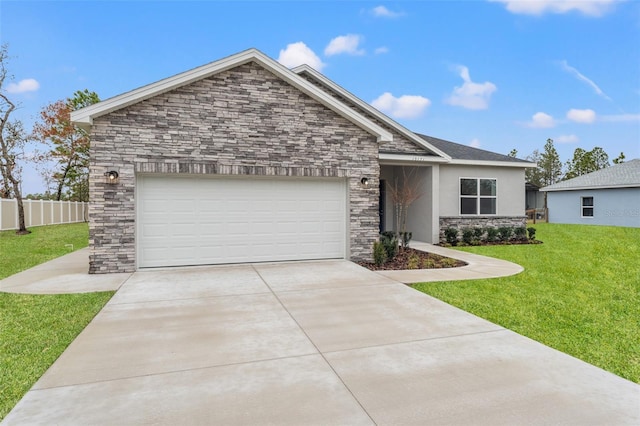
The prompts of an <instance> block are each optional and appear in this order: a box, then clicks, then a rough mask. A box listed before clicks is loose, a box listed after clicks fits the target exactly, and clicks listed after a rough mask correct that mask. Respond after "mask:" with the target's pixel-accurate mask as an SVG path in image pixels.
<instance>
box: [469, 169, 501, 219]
mask: <svg viewBox="0 0 640 426" xmlns="http://www.w3.org/2000/svg"><path fill="white" fill-rule="evenodd" d="M496 188H497V185H496V180H495V179H477V178H461V179H460V214H461V215H479V214H481V215H483V214H486V215H493V214H496V210H497V209H496V199H497V189H496Z"/></svg>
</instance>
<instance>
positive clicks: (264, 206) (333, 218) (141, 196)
mask: <svg viewBox="0 0 640 426" xmlns="http://www.w3.org/2000/svg"><path fill="white" fill-rule="evenodd" d="M137 191H138V193H137V197H138V202H137V208H138V212H137V220H138V225H137V229H138V230H137V233H138V235H137V250H138V251H137V253H138V266H139V267H155V266H180V265H200V264H218V263H239V262H261V261H278V260H304V259H323V258H344V254H345V249H346V234H347V232H346V210H347V209H346V183H345V182H344V181H342V180H334V179H323V180H321V179H317V180H310V179H294V178H251V179H248V178H234V177H218V178H202V177H198V178H194V177H190V178H182V177H167V176H159V175H158V176H152V175H142V176H139V177H138V186H137Z"/></svg>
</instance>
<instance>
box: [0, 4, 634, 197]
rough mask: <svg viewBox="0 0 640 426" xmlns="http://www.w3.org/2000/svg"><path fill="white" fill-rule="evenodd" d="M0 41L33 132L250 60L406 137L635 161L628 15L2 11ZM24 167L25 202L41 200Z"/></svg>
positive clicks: (269, 8) (247, 8) (567, 9)
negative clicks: (314, 72) (41, 124)
mask: <svg viewBox="0 0 640 426" xmlns="http://www.w3.org/2000/svg"><path fill="white" fill-rule="evenodd" d="M0 39H1V42H2V43H7V44H8V45H9V53H10V55H11V56H12V59H11V62H10V64H9V69H10V71H11V73H12V74H13V76H14V80H13V82H12V83H13V85H11V86H6V89H7V90H8V91H9V92H10V96H11V97H12V99H13V100H15V101H17V102H18V103H20V105H21V108H20V110H19V111H18V112H17V113H16V114H15V117H16V118H20V119H22V120H23V121H24V123H25V125H26V127H27V128H30V127H31V124H32V123H33V121H34V119H35V118H36V116H37V115H38V112H39V111H40V109H41V108H42V107H43V106H45V105H46V104H48V103H50V102H53V101H56V100H58V99H65V98H67V97H69V96H71V95H72V94H73V92H74V91H76V90H82V89H85V88H86V89H89V90H92V91H95V92H97V93H98V95H99V96H100V98H101V99H106V98H109V97H112V96H115V95H118V94H120V93H122V92H125V91H128V90H131V89H134V88H137V87H140V86H142V85H145V84H148V83H152V82H155V81H157V80H160V79H163V78H165V77H168V76H171V75H174V74H177V73H180V72H182V71H186V70H188V69H190V68H193V67H196V66H199V65H202V64H205V63H208V62H212V61H215V60H217V59H220V58H222V57H225V56H228V55H231V54H233V53H236V52H239V51H242V50H245V49H247V48H250V47H255V48H258V49H260V50H262V51H263V52H264V53H266V54H267V55H269V56H271V57H272V58H274V59H277V60H280V61H281V62H283V63H284V64H285V65H287V66H294V65H297V64H299V63H301V62H306V63H309V64H310V65H312V66H314V67H315V68H316V69H319V70H320V71H321V72H322V73H324V74H325V75H326V76H328V77H329V78H330V79H332V80H333V81H335V82H336V83H338V84H339V85H341V86H343V87H344V88H345V89H347V90H349V91H350V92H351V93H353V94H355V95H356V96H358V97H360V98H361V99H363V100H365V101H367V102H369V103H372V104H373V105H374V106H376V107H378V108H379V109H381V110H383V111H384V112H385V113H387V114H388V115H390V116H392V117H394V118H395V119H396V120H398V121H399V122H400V123H402V124H403V125H405V126H406V127H408V128H410V129H412V130H414V131H417V132H421V133H426V134H428V135H431V136H435V137H439V138H443V139H448V140H451V141H454V142H458V143H462V144H465V145H472V146H478V147H480V148H482V149H487V150H491V151H496V152H501V153H505V154H506V153H508V152H509V151H510V150H511V149H512V148H516V149H517V150H518V153H519V156H520V157H525V156H526V155H528V154H530V153H531V152H532V151H533V150H534V149H542V147H543V146H544V143H545V141H546V139H547V138H552V139H554V141H555V145H556V148H557V149H558V152H559V153H560V156H561V159H562V160H563V162H565V161H566V160H568V159H569V158H571V156H572V154H573V151H574V150H575V149H576V148H577V147H581V148H583V149H586V150H590V149H592V148H593V147H595V146H600V147H602V148H604V149H605V151H606V152H607V153H608V154H609V156H610V158H611V159H613V158H615V157H616V156H617V155H618V154H619V153H620V152H621V151H623V152H624V153H625V155H626V157H627V159H631V158H640V2H637V1H633V0H632V1H612V0H585V1H575V0H573V1H565V0H553V1H549V0H528V1H517V0H516V1H510V0H493V1H491V0H487V1H485V0H470V1H420V2H411V1H400V2H368V1H340V2H331V1H323V2H314V1H281V2H273V1H257V2H250V1H234V2H231V1H228V2H223V1H194V2H188V1H183V2H168V1H163V2H153V1H115V2H98V1H72V2H63V1H47V2H33V1H28V0H27V1H25V0H20V1H6V0H2V2H1V3H0ZM42 191H44V183H43V182H42V180H41V179H40V178H39V177H38V175H37V173H36V172H35V171H33V170H31V168H29V167H28V168H27V169H26V170H25V172H24V186H23V192H24V193H31V192H42Z"/></svg>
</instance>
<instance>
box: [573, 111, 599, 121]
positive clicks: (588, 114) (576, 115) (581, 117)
mask: <svg viewBox="0 0 640 426" xmlns="http://www.w3.org/2000/svg"><path fill="white" fill-rule="evenodd" d="M567 119H569V120H571V121H575V122H576V123H593V122H594V121H596V112H595V111H594V110H592V109H570V110H569V111H567Z"/></svg>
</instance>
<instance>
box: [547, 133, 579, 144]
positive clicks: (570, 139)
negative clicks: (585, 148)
mask: <svg viewBox="0 0 640 426" xmlns="http://www.w3.org/2000/svg"><path fill="white" fill-rule="evenodd" d="M553 141H554V142H557V143H578V142H579V141H580V139H578V137H577V136H576V135H560V136H558V137H555V138H553Z"/></svg>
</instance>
